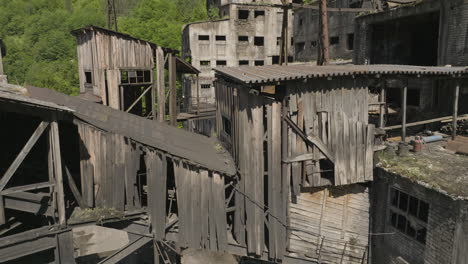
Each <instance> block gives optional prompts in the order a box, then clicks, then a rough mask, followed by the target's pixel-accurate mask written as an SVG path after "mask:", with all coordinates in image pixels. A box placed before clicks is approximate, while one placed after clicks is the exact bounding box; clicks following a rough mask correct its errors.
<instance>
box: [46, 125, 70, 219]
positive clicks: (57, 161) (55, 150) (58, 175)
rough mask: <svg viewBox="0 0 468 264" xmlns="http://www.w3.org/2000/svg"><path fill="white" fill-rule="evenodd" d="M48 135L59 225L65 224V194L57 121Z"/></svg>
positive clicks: (51, 126)
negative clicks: (50, 144)
mask: <svg viewBox="0 0 468 264" xmlns="http://www.w3.org/2000/svg"><path fill="white" fill-rule="evenodd" d="M50 133H51V135H52V146H50V147H51V148H52V155H53V159H54V173H55V191H56V192H57V211H58V216H59V224H60V225H65V224H66V218H65V217H66V216H65V193H64V191H63V176H62V175H63V174H62V156H61V153H60V139H59V130H58V123H57V120H53V121H52V122H51V124H50Z"/></svg>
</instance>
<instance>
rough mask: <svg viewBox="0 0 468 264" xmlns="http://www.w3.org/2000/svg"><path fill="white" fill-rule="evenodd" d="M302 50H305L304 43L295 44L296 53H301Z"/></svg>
mask: <svg viewBox="0 0 468 264" xmlns="http://www.w3.org/2000/svg"><path fill="white" fill-rule="evenodd" d="M304 49H305V43H304V42H298V43H296V52H301V51H303V50H304Z"/></svg>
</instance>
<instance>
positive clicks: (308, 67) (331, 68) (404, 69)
mask: <svg viewBox="0 0 468 264" xmlns="http://www.w3.org/2000/svg"><path fill="white" fill-rule="evenodd" d="M214 70H215V71H216V72H217V73H218V74H221V75H224V76H227V77H229V78H231V79H234V80H236V81H239V82H241V83H245V84H256V83H258V84H262V83H272V82H284V81H289V80H301V79H314V78H326V77H339V76H359V75H377V74H380V75H408V76H417V75H424V76H458V75H467V76H468V68H467V67H426V66H408V65H352V64H348V65H327V66H317V65H312V64H289V65H283V66H279V65H268V66H256V67H254V66H240V67H217V68H214Z"/></svg>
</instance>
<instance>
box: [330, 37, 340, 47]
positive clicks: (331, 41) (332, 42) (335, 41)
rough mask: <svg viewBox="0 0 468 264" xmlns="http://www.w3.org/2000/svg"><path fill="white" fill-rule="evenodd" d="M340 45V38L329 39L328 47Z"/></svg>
mask: <svg viewBox="0 0 468 264" xmlns="http://www.w3.org/2000/svg"><path fill="white" fill-rule="evenodd" d="M339 43H340V37H337V36H335V37H331V38H330V45H338V44H339Z"/></svg>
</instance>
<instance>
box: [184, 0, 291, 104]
mask: <svg viewBox="0 0 468 264" xmlns="http://www.w3.org/2000/svg"><path fill="white" fill-rule="evenodd" d="M211 4H212V6H213V7H217V8H219V12H220V16H221V17H223V19H220V20H215V21H204V22H196V23H191V24H187V25H186V26H185V27H184V29H183V33H182V56H183V58H184V59H185V60H186V61H190V62H191V64H192V65H193V66H194V67H195V68H197V69H199V70H200V71H201V73H200V75H199V79H198V83H197V81H196V80H195V79H191V78H186V79H185V84H184V96H185V99H186V101H187V103H188V105H192V106H193V105H194V104H196V102H197V99H196V98H197V95H198V96H199V97H200V103H201V104H214V102H215V92H214V85H213V81H214V72H213V71H212V68H215V67H224V66H230V67H232V66H243V65H245V66H261V65H271V64H278V63H279V59H280V56H279V55H280V37H281V29H282V24H283V9H282V8H280V7H279V6H278V5H279V4H281V1H280V0H270V1H247V0H243V1H240V0H238V1H236V0H221V1H214V2H212V3H211ZM288 21H289V24H288V25H289V27H288V32H289V33H288V36H289V37H288V50H289V51H290V52H289V53H290V55H292V54H293V53H292V52H291V47H292V44H291V43H292V42H293V38H292V23H291V22H292V14H291V12H289V14H288ZM289 60H292V56H290V57H289Z"/></svg>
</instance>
